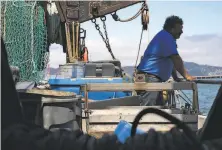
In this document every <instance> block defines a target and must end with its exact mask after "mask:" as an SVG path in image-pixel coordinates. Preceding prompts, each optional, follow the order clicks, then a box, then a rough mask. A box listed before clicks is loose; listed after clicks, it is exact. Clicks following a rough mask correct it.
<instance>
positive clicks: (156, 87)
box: [81, 82, 199, 113]
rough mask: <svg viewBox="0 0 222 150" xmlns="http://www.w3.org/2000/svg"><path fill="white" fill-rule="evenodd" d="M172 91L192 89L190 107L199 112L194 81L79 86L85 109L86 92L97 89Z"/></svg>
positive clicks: (86, 103) (86, 107) (112, 90)
mask: <svg viewBox="0 0 222 150" xmlns="http://www.w3.org/2000/svg"><path fill="white" fill-rule="evenodd" d="M140 90H145V91H172V90H192V91H193V98H192V99H193V100H192V109H193V111H195V112H196V113H199V102H198V89H197V84H196V83H195V82H170V83H90V84H85V85H83V86H81V91H82V92H84V96H85V111H86V112H87V111H89V109H88V102H89V101H88V92H90V91H91V92H92V91H93V92H96V91H97V92H99V91H109V92H114V91H125V92H126V91H129V92H130V91H140Z"/></svg>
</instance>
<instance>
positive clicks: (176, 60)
mask: <svg viewBox="0 0 222 150" xmlns="http://www.w3.org/2000/svg"><path fill="white" fill-rule="evenodd" d="M170 58H171V60H172V61H173V64H174V67H175V69H176V70H177V71H178V72H179V73H180V74H181V75H182V76H183V77H184V78H185V79H187V80H194V79H195V78H194V77H192V76H191V75H189V74H188V73H187V71H186V70H185V67H184V64H183V60H182V58H181V57H180V55H171V56H170Z"/></svg>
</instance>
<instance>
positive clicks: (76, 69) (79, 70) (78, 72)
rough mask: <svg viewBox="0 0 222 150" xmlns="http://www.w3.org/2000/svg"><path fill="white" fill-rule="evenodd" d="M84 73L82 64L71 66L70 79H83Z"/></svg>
mask: <svg viewBox="0 0 222 150" xmlns="http://www.w3.org/2000/svg"><path fill="white" fill-rule="evenodd" d="M84 72H85V66H84V64H78V65H75V66H73V70H72V78H83V77H84Z"/></svg>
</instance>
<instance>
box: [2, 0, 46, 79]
mask: <svg viewBox="0 0 222 150" xmlns="http://www.w3.org/2000/svg"><path fill="white" fill-rule="evenodd" d="M1 36H2V37H3V39H4V41H5V45H6V50H7V53H8V60H9V63H10V65H11V66H17V67H18V68H19V72H20V81H36V82H38V81H40V80H42V79H43V78H44V70H45V68H46V64H47V63H48V58H49V57H48V52H47V28H46V21H45V13H44V9H43V8H42V7H41V6H40V5H39V4H38V2H37V1H21V0H20V1H4V2H2V1H1Z"/></svg>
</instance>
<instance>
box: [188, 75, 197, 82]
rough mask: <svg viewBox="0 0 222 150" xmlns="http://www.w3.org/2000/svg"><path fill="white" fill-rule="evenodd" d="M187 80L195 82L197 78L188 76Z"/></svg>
mask: <svg viewBox="0 0 222 150" xmlns="http://www.w3.org/2000/svg"><path fill="white" fill-rule="evenodd" d="M186 79H187V80H188V81H193V80H196V79H197V78H196V77H194V76H191V75H187V76H186Z"/></svg>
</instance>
